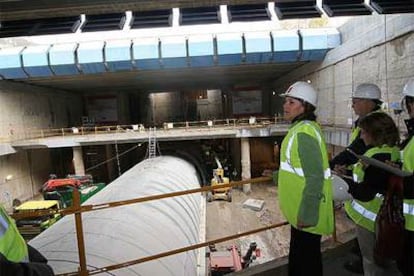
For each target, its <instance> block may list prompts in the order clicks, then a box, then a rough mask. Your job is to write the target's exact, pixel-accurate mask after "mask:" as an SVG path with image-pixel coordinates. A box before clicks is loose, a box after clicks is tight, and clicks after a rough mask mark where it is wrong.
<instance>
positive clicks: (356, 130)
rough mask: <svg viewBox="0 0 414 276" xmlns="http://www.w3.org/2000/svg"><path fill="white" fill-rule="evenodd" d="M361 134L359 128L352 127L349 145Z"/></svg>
mask: <svg viewBox="0 0 414 276" xmlns="http://www.w3.org/2000/svg"><path fill="white" fill-rule="evenodd" d="M360 132H361V129H360V128H359V126H356V127H353V128H352V130H351V136H350V137H349V144H352V142H353V141H354V140H355V139H356V138H358V137H359V133H360Z"/></svg>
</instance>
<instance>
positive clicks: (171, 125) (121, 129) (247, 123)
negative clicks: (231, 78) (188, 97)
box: [0, 116, 283, 142]
mask: <svg viewBox="0 0 414 276" xmlns="http://www.w3.org/2000/svg"><path fill="white" fill-rule="evenodd" d="M276 123H278V124H279V123H283V119H282V118H281V117H276V116H275V117H249V118H231V119H217V120H216V119H212V120H204V121H184V122H165V123H162V124H160V125H159V126H156V127H157V130H164V131H169V130H192V129H195V130H197V129H214V128H229V129H234V128H257V127H264V126H268V125H271V124H276ZM151 127H152V126H151ZM149 129H150V127H148V126H147V127H145V126H144V125H142V124H127V125H109V126H102V125H95V126H77V127H75V126H74V127H66V128H45V129H38V128H32V129H31V128H26V129H24V130H23V129H15V130H14V131H13V134H10V135H9V136H7V137H0V142H14V141H22V140H30V139H42V138H50V137H68V136H83V135H99V134H120V133H142V134H143V135H147V136H148V132H149Z"/></svg>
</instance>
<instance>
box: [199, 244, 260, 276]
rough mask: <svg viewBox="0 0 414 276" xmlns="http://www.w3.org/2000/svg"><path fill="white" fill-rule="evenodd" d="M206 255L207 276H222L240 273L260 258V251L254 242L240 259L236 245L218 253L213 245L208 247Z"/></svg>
mask: <svg viewBox="0 0 414 276" xmlns="http://www.w3.org/2000/svg"><path fill="white" fill-rule="evenodd" d="M209 249H210V252H209V253H208V254H207V256H208V260H209V273H208V275H209V276H222V275H225V274H227V273H231V272H235V271H240V270H242V269H244V268H247V267H249V265H250V264H251V263H252V262H253V261H254V260H255V259H256V258H257V257H259V256H260V249H259V248H258V247H257V244H256V243H255V242H252V243H250V245H249V249H248V250H247V252H246V254H245V255H244V256H243V257H242V256H241V253H240V250H239V249H238V248H237V246H236V245H231V246H229V247H227V250H224V251H218V250H217V249H216V248H215V246H214V245H210V246H209Z"/></svg>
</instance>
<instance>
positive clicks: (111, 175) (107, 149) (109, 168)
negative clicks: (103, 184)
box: [105, 145, 116, 182]
mask: <svg viewBox="0 0 414 276" xmlns="http://www.w3.org/2000/svg"><path fill="white" fill-rule="evenodd" d="M105 155H106V160H110V159H111V158H112V157H113V154H112V145H105ZM106 170H107V171H108V179H109V182H111V181H112V180H114V179H115V178H116V176H114V162H107V163H106Z"/></svg>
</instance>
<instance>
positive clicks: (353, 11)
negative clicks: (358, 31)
mask: <svg viewBox="0 0 414 276" xmlns="http://www.w3.org/2000/svg"><path fill="white" fill-rule="evenodd" d="M322 9H324V11H325V12H326V14H327V15H328V16H352V15H368V14H372V11H371V9H369V8H368V7H367V6H366V5H365V3H364V0H347V1H337V0H322Z"/></svg>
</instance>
